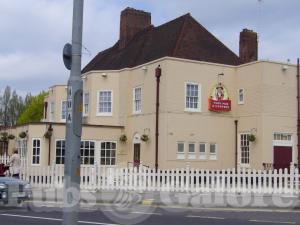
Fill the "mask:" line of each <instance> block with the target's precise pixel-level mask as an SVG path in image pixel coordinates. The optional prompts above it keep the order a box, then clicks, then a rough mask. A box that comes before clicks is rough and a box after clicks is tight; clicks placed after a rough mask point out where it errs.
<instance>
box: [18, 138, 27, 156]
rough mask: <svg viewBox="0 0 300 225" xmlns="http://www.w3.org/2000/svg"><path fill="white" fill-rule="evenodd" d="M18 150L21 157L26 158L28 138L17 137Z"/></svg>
mask: <svg viewBox="0 0 300 225" xmlns="http://www.w3.org/2000/svg"><path fill="white" fill-rule="evenodd" d="M17 150H18V153H19V155H20V157H21V158H23V159H26V156H27V139H26V138H18V139H17Z"/></svg>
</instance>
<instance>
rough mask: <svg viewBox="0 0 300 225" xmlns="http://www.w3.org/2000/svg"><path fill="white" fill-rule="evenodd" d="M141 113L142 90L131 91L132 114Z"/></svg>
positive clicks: (139, 88) (138, 88)
mask: <svg viewBox="0 0 300 225" xmlns="http://www.w3.org/2000/svg"><path fill="white" fill-rule="evenodd" d="M141 111H142V88H141V87H137V88H134V89H133V112H134V113H140V112H141Z"/></svg>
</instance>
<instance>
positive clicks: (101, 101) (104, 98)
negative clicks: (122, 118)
mask: <svg viewBox="0 0 300 225" xmlns="http://www.w3.org/2000/svg"><path fill="white" fill-rule="evenodd" d="M97 99H98V101H97V102H98V106H97V115H99V116H111V115H112V104H113V97H112V91H99V92H98V96H97Z"/></svg>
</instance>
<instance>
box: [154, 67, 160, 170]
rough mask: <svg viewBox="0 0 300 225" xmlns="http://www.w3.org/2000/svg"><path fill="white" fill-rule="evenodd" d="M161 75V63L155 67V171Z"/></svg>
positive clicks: (156, 165) (156, 164)
mask: <svg viewBox="0 0 300 225" xmlns="http://www.w3.org/2000/svg"><path fill="white" fill-rule="evenodd" d="M160 76H161V68H160V65H158V67H157V68H156V69H155V77H156V119H155V171H156V172H157V169H158V136H159V82H160Z"/></svg>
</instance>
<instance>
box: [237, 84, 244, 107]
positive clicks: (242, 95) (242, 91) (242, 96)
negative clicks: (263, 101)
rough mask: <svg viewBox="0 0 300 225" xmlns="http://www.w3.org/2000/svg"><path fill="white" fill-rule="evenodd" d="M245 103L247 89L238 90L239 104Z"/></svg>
mask: <svg viewBox="0 0 300 225" xmlns="http://www.w3.org/2000/svg"><path fill="white" fill-rule="evenodd" d="M244 102H245V89H244V88H240V89H239V90H238V104H244Z"/></svg>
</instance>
